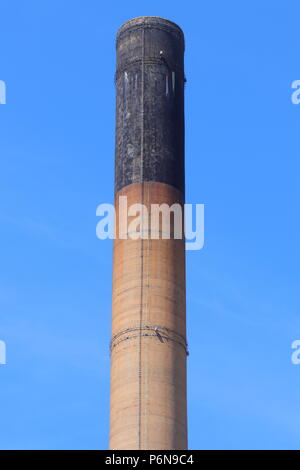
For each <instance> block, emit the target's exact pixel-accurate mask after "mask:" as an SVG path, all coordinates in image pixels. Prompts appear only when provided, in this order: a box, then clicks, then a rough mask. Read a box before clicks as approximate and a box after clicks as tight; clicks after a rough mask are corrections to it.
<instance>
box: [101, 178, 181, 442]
mask: <svg viewBox="0 0 300 470" xmlns="http://www.w3.org/2000/svg"><path fill="white" fill-rule="evenodd" d="M119 196H127V201H128V206H130V205H131V204H135V203H140V202H141V201H142V200H143V203H144V204H145V206H146V207H147V208H149V209H150V204H162V203H167V204H169V205H172V204H173V203H180V204H182V195H181V193H180V191H178V190H177V189H175V188H174V187H172V186H170V185H167V184H164V183H150V182H149V183H136V184H131V185H129V186H126V187H125V188H123V189H122V190H121V191H119V193H117V195H116V201H115V205H116V209H118V201H119ZM129 220H130V219H129ZM149 226H150V224H149ZM116 228H117V230H118V228H119V215H118V210H117V216H116ZM157 229H158V231H161V224H160V226H159V227H157ZM117 233H118V232H117ZM184 250H185V249H184V240H183V239H181V240H174V239H170V240H162V239H160V240H152V239H144V240H131V239H127V240H124V239H123V240H120V239H116V240H115V243H114V272H113V323H112V324H113V327H112V343H111V428H110V448H111V449H184V448H186V446H187V435H186V432H187V431H186V428H187V423H186V340H185V337H186V329H185V251H184Z"/></svg>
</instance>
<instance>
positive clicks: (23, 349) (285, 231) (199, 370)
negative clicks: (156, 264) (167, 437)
mask: <svg viewBox="0 0 300 470" xmlns="http://www.w3.org/2000/svg"><path fill="white" fill-rule="evenodd" d="M299 14H300V6H299V2H298V5H297V3H296V2H283V1H264V2H262V1H261V0H252V1H248V2H237V1H226V2H224V1H223V0H222V1H221V0H219V1H214V2H211V1H204V2H199V1H190V2H179V1H164V2H162V1H156V0H151V2H150V1H144V2H138V1H130V0H129V1H126V2H124V1H119V0H117V1H114V2H100V1H99V0H86V1H83V0H80V1H79V0H72V1H71V0H64V1H59V0H43V1H42V2H41V1H40V0H27V1H26V2H23V1H17V0H2V1H1V29H0V47H1V59H0V79H1V80H5V81H6V84H7V104H6V105H5V106H4V105H1V106H0V134H1V139H0V155H1V160H0V161H1V167H0V192H1V197H0V239H1V248H0V249H1V257H0V260H1V270H0V340H4V341H6V343H7V361H8V363H7V365H6V366H0V406H1V423H0V448H1V449H98V448H101V449H105V448H107V445H108V408H109V340H110V319H111V266H112V258H111V254H112V244H111V242H110V241H100V240H97V239H96V236H95V228H96V223H97V219H96V216H95V211H96V207H97V205H98V204H100V203H103V202H112V200H113V166H114V111H115V102H114V99H115V90H114V71H115V33H116V30H117V28H118V27H119V26H120V25H121V24H122V23H123V22H124V21H126V20H128V19H130V18H132V17H136V16H141V15H158V16H163V17H166V18H169V19H171V20H173V21H175V22H177V23H178V24H179V25H180V26H181V27H182V28H183V30H184V32H185V36H186V76H187V80H188V81H187V86H186V183H187V202H190V203H204V204H205V207H206V213H205V215H206V219H205V222H206V233H205V248H204V249H203V250H202V251H198V252H188V253H187V270H188V271H187V281H188V283H187V286H188V287H187V307H188V308H187V314H188V340H189V347H190V356H189V359H188V370H189V377H188V382H189V445H190V448H192V449H214V448H217V449H239V448H243V449H246V448H251V449H259V448H275V449H276V448H280V449H288V448H296V449H300V427H299V422H300V399H299V388H300V366H298V367H297V366H294V365H292V364H291V360H290V356H291V348H290V346H291V342H292V341H293V340H294V339H300V318H299V316H300V297H299V277H300V275H299V265H300V252H299V229H300V223H299V196H300V194H299V192H300V190H299V171H300V162H299V139H298V136H299V132H300V105H299V107H298V106H295V105H293V104H292V103H291V99H290V96H291V82H292V81H293V80H297V79H300V54H299V51H300V35H299Z"/></svg>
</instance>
